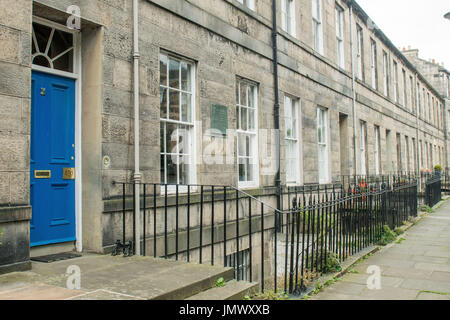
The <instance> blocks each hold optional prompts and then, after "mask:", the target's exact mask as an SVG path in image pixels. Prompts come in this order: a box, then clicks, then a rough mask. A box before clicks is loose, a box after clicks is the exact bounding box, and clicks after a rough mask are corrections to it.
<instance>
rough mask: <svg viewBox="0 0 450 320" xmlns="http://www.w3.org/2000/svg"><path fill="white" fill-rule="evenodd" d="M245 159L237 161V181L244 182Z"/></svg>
mask: <svg viewBox="0 0 450 320" xmlns="http://www.w3.org/2000/svg"><path fill="white" fill-rule="evenodd" d="M245 169H246V168H245V159H242V158H240V159H239V181H246V173H245Z"/></svg>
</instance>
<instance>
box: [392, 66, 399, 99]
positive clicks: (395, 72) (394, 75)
mask: <svg viewBox="0 0 450 320" xmlns="http://www.w3.org/2000/svg"><path fill="white" fill-rule="evenodd" d="M392 80H393V82H394V83H393V86H394V101H395V103H398V98H399V94H398V64H397V62H396V61H395V60H392Z"/></svg>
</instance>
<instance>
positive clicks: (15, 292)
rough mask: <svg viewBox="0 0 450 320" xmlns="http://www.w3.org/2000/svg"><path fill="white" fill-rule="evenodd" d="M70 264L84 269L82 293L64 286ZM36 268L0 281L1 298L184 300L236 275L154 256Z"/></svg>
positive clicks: (84, 259) (93, 259) (89, 259)
mask: <svg viewBox="0 0 450 320" xmlns="http://www.w3.org/2000/svg"><path fill="white" fill-rule="evenodd" d="M72 264H74V265H78V266H79V267H80V269H81V289H80V290H69V289H67V288H66V281H67V276H68V275H67V274H65V272H66V271H65V270H66V269H67V267H68V266H70V265H72ZM33 266H34V268H33V271H31V272H28V273H26V274H24V273H15V274H7V275H4V276H2V278H0V279H1V280H2V282H1V283H0V300H65V299H68V300H148V299H152V300H182V299H186V298H189V297H191V296H194V295H197V294H199V293H201V292H204V291H207V290H209V289H211V288H214V287H215V286H216V283H217V280H218V279H219V278H223V279H224V280H225V281H232V279H233V275H234V270H233V269H232V268H223V267H219V266H209V265H198V264H193V263H184V262H176V261H168V260H163V259H153V258H150V257H129V258H123V257H111V256H104V255H86V256H84V257H81V258H77V259H72V260H66V261H58V262H54V263H49V264H41V263H34V264H33ZM247 284H248V283H245V282H242V283H239V286H240V287H239V288H241V290H238V291H236V292H231V293H229V295H227V294H228V293H227V294H225V296H224V298H228V299H234V298H237V299H240V298H242V297H243V296H242V297H241V295H242V294H243V293H245V292H248V290H247V289H252V288H253V287H254V286H257V284H251V286H249V287H246V285H247ZM242 285H243V286H244V287H241V286H242ZM230 288H231V286H230ZM244 295H245V294H244Z"/></svg>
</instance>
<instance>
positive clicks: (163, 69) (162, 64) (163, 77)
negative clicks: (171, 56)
mask: <svg viewBox="0 0 450 320" xmlns="http://www.w3.org/2000/svg"><path fill="white" fill-rule="evenodd" d="M159 83H160V85H162V86H167V57H166V56H165V55H160V58H159Z"/></svg>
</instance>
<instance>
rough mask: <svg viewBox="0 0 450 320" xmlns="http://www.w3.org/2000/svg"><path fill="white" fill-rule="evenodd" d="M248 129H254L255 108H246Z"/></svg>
mask: <svg viewBox="0 0 450 320" xmlns="http://www.w3.org/2000/svg"><path fill="white" fill-rule="evenodd" d="M248 129H249V130H254V129H255V110H254V109H248Z"/></svg>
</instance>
